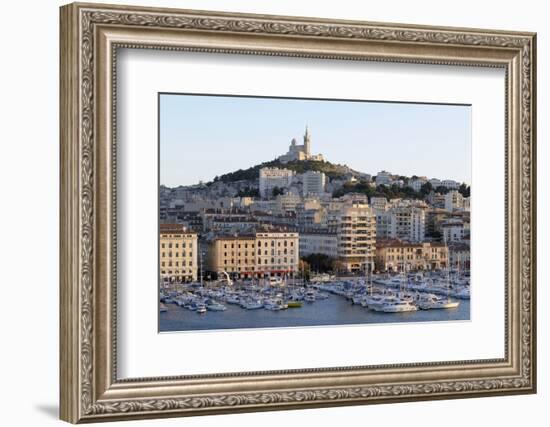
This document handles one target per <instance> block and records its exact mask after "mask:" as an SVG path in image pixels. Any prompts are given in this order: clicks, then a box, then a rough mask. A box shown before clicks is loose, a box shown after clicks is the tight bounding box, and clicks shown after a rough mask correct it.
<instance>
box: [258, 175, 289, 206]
mask: <svg viewBox="0 0 550 427" xmlns="http://www.w3.org/2000/svg"><path fill="white" fill-rule="evenodd" d="M293 177H294V171H291V170H289V169H279V168H262V169H260V196H261V197H263V198H264V199H270V198H272V197H273V190H274V189H275V188H278V189H280V190H286V189H288V188H289V187H290V186H291V184H292V178H293Z"/></svg>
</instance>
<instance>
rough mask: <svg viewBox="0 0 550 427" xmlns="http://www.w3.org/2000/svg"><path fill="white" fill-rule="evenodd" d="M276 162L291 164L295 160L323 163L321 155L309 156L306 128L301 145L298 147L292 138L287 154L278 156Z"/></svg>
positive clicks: (309, 142)
mask: <svg viewBox="0 0 550 427" xmlns="http://www.w3.org/2000/svg"><path fill="white" fill-rule="evenodd" d="M278 160H279V161H280V162H281V163H288V162H293V161H296V160H317V161H323V160H324V159H323V155H322V154H311V136H310V135H309V129H308V127H307V126H306V133H305V134H304V143H303V145H298V143H297V142H296V138H292V141H291V142H290V146H289V147H288V152H287V153H286V154H283V155H282V156H279V158H278Z"/></svg>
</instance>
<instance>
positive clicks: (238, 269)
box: [224, 265, 294, 275]
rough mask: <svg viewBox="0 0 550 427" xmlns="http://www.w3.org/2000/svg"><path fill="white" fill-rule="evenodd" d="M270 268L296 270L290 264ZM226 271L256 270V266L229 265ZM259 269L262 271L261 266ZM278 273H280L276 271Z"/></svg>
mask: <svg viewBox="0 0 550 427" xmlns="http://www.w3.org/2000/svg"><path fill="white" fill-rule="evenodd" d="M270 269H272V270H288V271H294V267H292V266H290V267H288V266H284V265H277V266H271V267H270ZM224 270H225V271H227V272H228V273H231V272H234V271H256V270H255V268H254V267H235V268H233V267H228V268H224ZM257 271H259V272H260V273H261V272H262V269H261V268H259V269H258V270H257ZM276 274H277V275H278V274H279V273H276Z"/></svg>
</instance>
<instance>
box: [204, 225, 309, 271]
mask: <svg viewBox="0 0 550 427" xmlns="http://www.w3.org/2000/svg"><path fill="white" fill-rule="evenodd" d="M298 263H299V238H298V233H292V232H280V231H276V232H274V231H266V232H256V233H252V234H241V235H232V236H229V235H228V236H223V235H218V236H215V237H214V238H212V239H211V240H210V242H209V245H208V263H207V268H208V270H209V271H210V272H214V273H217V274H220V273H222V272H227V273H228V274H229V275H230V276H232V277H238V278H264V277H274V276H276V277H283V276H286V277H294V276H295V275H296V273H297V272H298Z"/></svg>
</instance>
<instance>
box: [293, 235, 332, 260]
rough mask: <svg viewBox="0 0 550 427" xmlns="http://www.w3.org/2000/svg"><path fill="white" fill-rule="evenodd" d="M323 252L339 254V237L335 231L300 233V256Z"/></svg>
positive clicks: (324, 253) (330, 255)
mask: <svg viewBox="0 0 550 427" xmlns="http://www.w3.org/2000/svg"><path fill="white" fill-rule="evenodd" d="M311 254H323V255H327V256H329V257H332V258H336V257H337V256H338V237H337V236H336V234H334V233H300V256H307V255H311Z"/></svg>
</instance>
